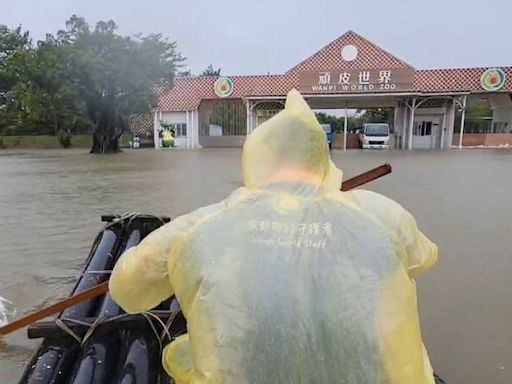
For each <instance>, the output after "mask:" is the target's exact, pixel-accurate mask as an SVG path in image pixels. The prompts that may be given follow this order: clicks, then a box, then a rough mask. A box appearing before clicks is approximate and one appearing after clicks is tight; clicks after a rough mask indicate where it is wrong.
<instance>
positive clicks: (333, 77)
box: [153, 31, 512, 149]
mask: <svg viewBox="0 0 512 384" xmlns="http://www.w3.org/2000/svg"><path fill="white" fill-rule="evenodd" d="M292 88H296V89H298V90H299V91H301V92H302V94H303V95H304V96H305V98H306V100H307V101H308V103H309V104H310V105H311V107H312V108H313V109H315V110H318V109H336V108H351V109H363V108H373V107H385V108H394V111H395V113H394V123H393V131H394V132H395V134H396V143H397V144H396V145H397V147H398V148H401V149H413V148H424V149H430V148H432V149H436V148H450V147H451V146H452V143H454V142H455V143H456V144H457V143H458V142H460V143H462V140H459V138H458V137H457V136H456V135H457V134H458V133H459V132H454V126H455V125H457V126H459V127H460V131H461V132H462V131H463V129H464V110H465V106H466V103H467V99H468V97H478V98H486V99H488V101H489V103H490V105H491V108H492V109H493V120H492V130H493V132H501V133H510V132H511V131H512V98H511V93H512V67H488V68H453V69H431V70H416V69H415V68H414V67H413V66H411V65H410V64H407V63H406V62H404V61H403V60H401V59H399V58H397V57H395V56H393V55H391V54H390V53H388V52H386V51H385V50H383V49H382V48H380V47H378V46H377V45H375V44H373V43H372V42H370V41H368V40H366V39H365V38H363V37H361V36H360V35H358V34H356V33H355V32H352V31H349V32H347V33H345V34H344V35H342V36H341V37H339V38H337V39H336V40H334V41H333V42H331V43H329V44H328V45H326V46H325V47H323V48H322V49H320V50H319V51H318V52H316V53H314V54H313V55H311V56H310V57H309V58H307V59H305V60H304V61H302V62H300V63H299V64H297V65H295V66H294V67H292V68H291V69H290V70H288V71H287V72H286V73H284V74H282V75H257V76H229V77H202V76H199V77H181V78H180V77H179V78H176V80H175V83H174V86H173V88H172V89H170V90H168V91H167V92H165V93H164V94H163V95H162V96H161V97H160V99H159V103H158V107H157V108H156V109H155V110H154V111H153V135H154V136H155V137H158V131H159V130H160V129H161V127H162V124H163V125H165V126H167V127H169V126H171V127H172V129H173V130H174V131H175V133H176V144H177V145H178V146H183V147H186V148H196V147H200V146H240V145H242V144H243V142H244V140H245V138H246V136H247V134H249V133H250V132H252V131H253V130H254V129H256V127H257V126H258V125H259V124H261V123H262V122H263V121H265V120H267V119H268V118H270V117H271V116H273V115H274V114H276V113H277V112H279V110H281V109H282V108H283V104H284V101H285V96H286V94H287V92H288V91H289V90H290V89H292ZM456 111H462V113H461V116H460V119H461V121H460V122H457V124H456V117H457V116H458V114H457V113H456ZM454 135H455V137H454ZM511 135H512V134H511ZM511 140H512V136H511ZM155 143H156V144H155V145H156V146H158V143H159V140H155Z"/></svg>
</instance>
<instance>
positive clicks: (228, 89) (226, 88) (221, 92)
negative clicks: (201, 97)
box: [213, 77, 233, 97]
mask: <svg viewBox="0 0 512 384" xmlns="http://www.w3.org/2000/svg"><path fill="white" fill-rule="evenodd" d="M213 90H214V91H215V94H216V95H217V96H219V97H228V96H229V95H231V94H232V93H233V81H232V80H231V79H230V78H229V77H219V78H218V79H217V80H216V81H215V84H214V85H213Z"/></svg>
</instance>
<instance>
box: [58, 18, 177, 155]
mask: <svg viewBox="0 0 512 384" xmlns="http://www.w3.org/2000/svg"><path fill="white" fill-rule="evenodd" d="M116 29H117V26H116V24H115V23H114V22H113V21H111V20H110V21H106V22H104V21H100V22H98V23H97V24H96V27H95V29H94V30H91V29H90V28H89V25H88V24H87V23H86V21H85V20H84V19H83V18H80V17H77V16H73V17H71V18H70V19H69V20H68V22H67V23H66V30H64V31H59V32H58V34H57V41H58V42H59V43H60V44H61V46H62V49H64V50H65V57H66V59H67V60H68V61H69V71H70V72H71V78H72V79H73V82H74V87H75V89H76V91H77V94H78V96H79V97H80V99H81V100H82V101H83V105H84V111H85V115H86V117H87V118H88V120H89V121H90V124H91V126H92V129H93V146H92V148H91V153H107V152H117V151H119V138H120V136H121V134H122V133H123V131H125V130H127V129H128V120H129V117H130V116H131V115H133V114H137V113H142V112H144V111H147V109H148V108H149V107H152V106H154V105H155V102H156V97H155V96H156V95H155V94H154V92H153V89H154V88H155V86H158V87H161V86H169V85H171V84H172V81H173V79H174V74H175V72H176V69H177V68H178V67H179V66H180V65H181V63H182V62H183V61H184V58H183V57H182V56H181V55H180V54H179V53H178V52H177V47H176V43H175V42H171V41H169V40H168V39H166V38H163V37H162V35H161V34H150V35H148V36H142V35H138V36H136V37H135V38H134V39H131V38H129V37H124V36H120V35H118V34H116Z"/></svg>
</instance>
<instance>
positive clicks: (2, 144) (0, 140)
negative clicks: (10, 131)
mask: <svg viewBox="0 0 512 384" xmlns="http://www.w3.org/2000/svg"><path fill="white" fill-rule="evenodd" d="M3 147H4V138H3V137H2V136H0V148H3Z"/></svg>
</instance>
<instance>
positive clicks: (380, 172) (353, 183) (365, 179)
mask: <svg viewBox="0 0 512 384" xmlns="http://www.w3.org/2000/svg"><path fill="white" fill-rule="evenodd" d="M391 171H392V168H391V165H389V164H387V163H386V164H383V165H381V166H380V167H377V168H373V169H371V170H369V171H368V172H365V173H361V174H360V175H357V176H355V177H353V178H351V179H348V180H345V181H344V182H343V183H342V184H341V191H343V192H346V191H350V190H351V189H354V188H357V187H359V186H361V185H363V184H366V183H369V182H370V181H373V180H375V179H378V178H379V177H382V176H385V175H387V174H388V173H391Z"/></svg>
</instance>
